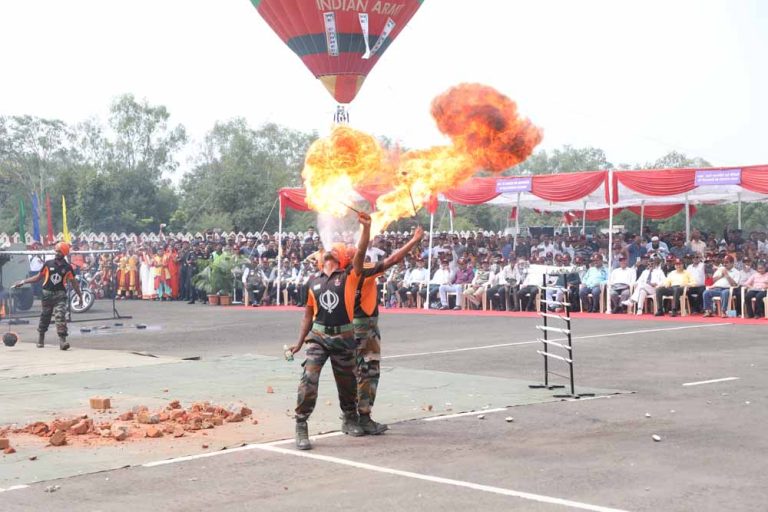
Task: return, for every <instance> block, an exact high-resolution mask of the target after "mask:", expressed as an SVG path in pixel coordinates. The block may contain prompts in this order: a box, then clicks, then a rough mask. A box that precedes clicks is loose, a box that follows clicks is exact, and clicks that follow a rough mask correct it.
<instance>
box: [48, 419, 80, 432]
mask: <svg viewBox="0 0 768 512" xmlns="http://www.w3.org/2000/svg"><path fill="white" fill-rule="evenodd" d="M78 421H79V420H72V419H69V420H65V419H56V420H53V423H52V424H51V430H53V431H54V432H55V431H57V430H64V431H65V432H66V431H67V430H69V429H70V427H71V426H72V425H74V424H75V423H77V422H78Z"/></svg>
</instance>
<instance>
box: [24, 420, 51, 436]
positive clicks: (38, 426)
mask: <svg viewBox="0 0 768 512" xmlns="http://www.w3.org/2000/svg"><path fill="white" fill-rule="evenodd" d="M30 426H31V427H32V428H31V429H30V430H29V432H30V433H31V434H33V435H36V436H44V435H45V434H47V433H48V430H50V429H49V428H48V424H47V423H43V422H42V421H38V422H37V423H34V424H32V425H30Z"/></svg>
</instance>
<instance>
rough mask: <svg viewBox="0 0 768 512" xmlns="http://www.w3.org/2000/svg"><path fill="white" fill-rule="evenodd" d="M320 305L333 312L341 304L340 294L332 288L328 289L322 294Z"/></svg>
mask: <svg viewBox="0 0 768 512" xmlns="http://www.w3.org/2000/svg"><path fill="white" fill-rule="evenodd" d="M320 305H321V306H322V307H323V309H325V310H326V311H327V312H328V313H333V310H334V309H336V307H337V306H338V305H339V296H338V295H336V294H335V293H334V292H332V291H331V290H326V291H324V292H323V293H322V294H320Z"/></svg>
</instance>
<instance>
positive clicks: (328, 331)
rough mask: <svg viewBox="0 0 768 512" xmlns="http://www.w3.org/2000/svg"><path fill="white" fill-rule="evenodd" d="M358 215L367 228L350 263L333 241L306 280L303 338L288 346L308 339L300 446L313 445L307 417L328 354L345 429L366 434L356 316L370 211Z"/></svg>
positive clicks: (298, 420) (298, 424)
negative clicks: (359, 397)
mask: <svg viewBox="0 0 768 512" xmlns="http://www.w3.org/2000/svg"><path fill="white" fill-rule="evenodd" d="M358 220H359V222H360V224H361V225H362V226H363V230H362V234H361V235H360V240H359V241H358V244H357V251H356V253H355V257H354V259H353V261H352V269H345V266H346V265H347V262H348V256H347V252H346V248H345V247H343V246H342V247H337V246H334V247H333V248H331V250H328V251H326V252H325V253H324V255H323V260H322V269H321V271H320V272H318V273H317V274H315V275H314V276H313V277H311V278H310V280H309V281H308V282H307V290H308V293H307V306H306V309H305V310H304V318H303V319H302V322H301V330H300V332H299V340H298V343H296V345H294V346H293V347H291V349H290V350H291V352H292V353H294V354H295V353H296V352H298V351H299V350H300V349H301V347H302V346H303V345H304V343H306V344H307V345H308V347H307V351H306V360H305V361H304V363H303V365H302V366H303V367H304V371H303V373H302V376H301V380H300V381H299V390H298V397H297V400H296V401H297V404H296V447H297V448H298V449H299V450H309V449H311V448H312V444H311V443H310V441H309V429H308V426H307V420H308V419H309V416H310V415H311V414H312V411H313V410H314V409H315V404H316V402H317V388H318V382H319V380H320V372H321V371H322V369H323V365H324V364H325V362H326V361H327V360H328V358H330V359H331V366H332V368H333V375H334V377H335V379H336V388H337V391H338V394H339V405H340V407H341V411H342V412H343V414H344V420H343V422H342V424H341V430H342V432H344V433H345V434H349V435H353V436H361V435H364V432H363V430H362V428H360V425H359V424H358V417H357V379H356V377H355V369H356V368H355V355H356V354H355V352H356V350H355V349H356V343H355V335H354V327H353V325H352V319H353V318H354V310H355V294H356V292H357V289H358V282H359V279H360V276H362V275H363V262H364V259H365V250H366V248H367V247H368V241H369V240H370V237H371V217H370V216H369V215H368V214H367V213H359V214H358Z"/></svg>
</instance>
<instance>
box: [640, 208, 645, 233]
mask: <svg viewBox="0 0 768 512" xmlns="http://www.w3.org/2000/svg"><path fill="white" fill-rule="evenodd" d="M644 222H645V200H642V201H640V236H641V237H642V236H643V223H644Z"/></svg>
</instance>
